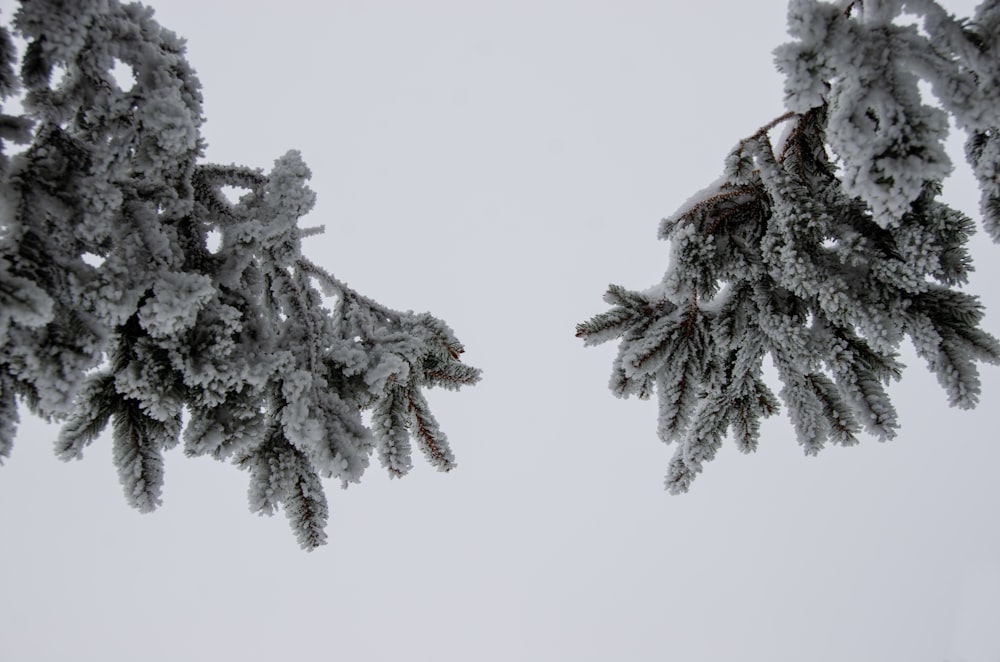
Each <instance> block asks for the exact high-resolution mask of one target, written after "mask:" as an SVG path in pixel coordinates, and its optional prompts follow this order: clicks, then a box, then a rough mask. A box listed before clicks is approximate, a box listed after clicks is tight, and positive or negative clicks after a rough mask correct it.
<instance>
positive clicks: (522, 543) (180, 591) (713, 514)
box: [0, 0, 1000, 662]
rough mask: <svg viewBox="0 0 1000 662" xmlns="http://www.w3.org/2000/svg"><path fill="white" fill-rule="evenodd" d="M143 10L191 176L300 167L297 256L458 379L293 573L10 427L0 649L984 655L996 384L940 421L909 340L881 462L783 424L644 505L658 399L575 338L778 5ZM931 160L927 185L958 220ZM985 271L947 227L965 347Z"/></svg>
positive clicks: (700, 154)
mask: <svg viewBox="0 0 1000 662" xmlns="http://www.w3.org/2000/svg"><path fill="white" fill-rule="evenodd" d="M972 4H973V3H972V2H968V1H961V2H960V1H957V0H949V1H948V2H947V5H948V6H949V7H950V8H952V9H953V10H954V11H955V12H956V13H960V14H968V13H969V11H970V10H971V7H972ZM12 5H13V3H12V2H10V0H2V1H0V13H2V17H3V18H2V20H4V21H6V20H7V17H9V16H10V13H11V8H12ZM154 6H155V7H156V8H157V17H158V20H159V21H160V23H161V24H163V25H165V26H166V27H168V28H170V29H173V30H175V31H176V32H177V33H179V34H180V35H182V36H184V37H186V38H187V39H188V56H189V59H190V61H191V63H192V65H193V66H194V68H195V69H196V70H197V72H198V74H199V77H200V79H201V82H202V84H203V88H204V97H205V112H206V116H207V120H208V121H207V124H206V126H205V128H204V134H203V135H204V136H205V138H206V139H207V141H208V152H207V159H208V160H209V161H213V162H218V163H231V162H236V163H240V164H244V165H250V166H259V167H262V168H264V169H269V168H270V166H271V164H272V162H273V160H274V159H275V158H277V157H278V156H280V155H281V154H283V153H284V152H285V151H286V150H288V149H292V148H295V149H300V150H301V151H302V153H303V155H304V158H305V160H306V162H307V163H308V164H309V166H310V167H311V168H312V171H313V179H312V182H311V185H312V187H313V188H314V189H315V190H316V191H317V193H318V196H319V200H318V204H317V207H316V209H315V211H314V212H313V213H312V214H310V215H309V216H308V217H306V218H305V219H304V220H303V225H306V226H309V225H320V224H322V225H325V226H326V234H325V235H323V236H321V237H314V238H312V239H309V240H308V241H307V243H306V252H307V254H308V255H309V256H310V257H311V258H312V259H314V260H315V261H316V262H317V263H319V264H320V265H322V266H324V267H326V268H327V269H329V270H330V271H332V272H333V273H335V274H336V275H337V276H338V277H340V278H341V279H343V280H345V281H346V282H348V283H349V284H350V285H352V286H353V287H355V288H357V289H358V290H360V291H361V292H362V293H364V294H366V295H368V296H371V297H373V298H375V299H377V300H378V301H380V302H382V303H383V304H386V305H388V306H391V307H394V308H398V309H404V310H405V309H414V310H418V311H423V310H427V311H430V312H432V313H433V314H435V315H437V316H439V317H441V318H443V319H444V320H446V321H447V322H448V323H449V324H450V325H451V326H452V327H453V328H454V329H455V331H456V333H457V334H458V337H459V338H460V339H461V340H462V341H463V342H464V343H465V345H466V349H467V353H466V354H465V357H464V358H465V359H466V360H467V361H468V362H469V363H471V364H472V365H475V366H478V367H481V368H483V369H484V372H485V374H484V379H483V382H482V383H481V384H480V385H478V386H476V387H473V388H471V389H467V390H463V391H462V392H459V393H449V392H432V393H431V394H430V400H431V405H432V407H433V409H434V411H435V414H436V416H437V418H438V420H439V421H440V422H441V425H442V427H443V428H444V429H445V430H446V432H447V433H448V435H449V438H450V440H451V442H452V445H453V448H454V450H455V452H456V454H457V457H458V464H459V466H458V469H457V470H456V471H454V472H452V473H450V474H440V473H437V472H435V471H433V470H432V469H431V468H430V467H428V466H426V465H425V464H424V463H423V462H422V459H421V458H415V460H416V461H415V464H416V466H415V468H414V471H413V472H412V473H411V475H410V476H408V477H406V478H405V479H403V480H389V479H388V478H387V477H386V476H385V474H384V472H383V471H381V470H380V468H378V467H377V466H373V467H372V468H371V469H370V471H369V474H368V475H367V476H366V478H365V480H364V481H363V482H362V483H361V484H360V485H354V486H352V487H351V488H350V489H348V490H346V491H341V490H340V489H339V488H338V487H337V486H336V485H335V484H333V483H329V482H328V483H327V488H328V489H327V494H328V498H329V500H330V508H331V522H330V526H329V530H328V532H329V535H330V543H329V544H328V545H327V546H326V547H324V548H321V549H320V550H318V551H316V552H314V553H312V554H306V553H304V552H302V551H300V550H299V548H298V547H297V545H296V543H295V540H294V537H293V536H292V534H291V532H290V530H289V528H288V525H287V522H286V521H285V519H284V517H283V515H280V516H277V517H274V518H272V519H266V518H258V517H257V516H254V515H251V514H250V513H249V512H248V511H247V506H246V484H247V476H246V474H244V473H242V472H240V471H238V470H237V469H235V468H234V467H232V466H229V465H226V464H221V463H217V462H214V461H211V460H209V459H207V458H206V459H198V460H190V459H187V458H185V457H184V456H183V453H182V451H181V450H180V449H176V450H174V451H172V452H171V453H170V454H168V457H167V476H166V488H165V495H164V496H165V503H164V505H163V507H162V508H161V509H160V510H159V511H158V512H156V513H155V514H152V515H140V514H138V513H136V512H134V511H133V510H131V509H130V508H129V507H128V506H127V505H126V503H125V501H124V499H123V497H122V495H121V489H120V487H119V485H118V480H117V477H116V475H115V472H114V468H113V466H112V464H111V458H110V448H109V446H110V444H109V440H108V439H107V438H103V439H102V440H99V441H98V442H96V443H95V444H94V445H93V446H92V447H91V448H90V449H89V451H88V452H87V454H86V457H85V459H84V460H83V461H81V462H74V463H70V464H64V463H62V462H59V461H58V460H56V459H55V457H54V456H53V454H52V451H51V442H52V441H53V440H54V438H55V434H56V428H54V427H49V426H45V425H44V424H42V423H40V422H38V421H35V420H30V419H29V417H28V416H27V415H25V416H24V419H25V421H24V424H23V425H22V427H21V430H20V433H19V436H18V440H17V444H16V445H15V447H14V451H13V455H12V457H11V458H10V459H9V460H8V461H7V462H6V463H5V465H4V466H3V467H0V540H2V543H0V564H2V567H3V574H4V578H3V580H2V583H0V659H2V660H11V661H22V660H25V661H36V660H70V659H73V660H105V661H116V660H150V661H154V660H163V661H167V660H182V659H183V660H248V661H253V660H275V659H281V660H285V659H297V658H300V657H306V656H309V657H310V658H313V657H316V656H323V657H324V658H326V657H330V658H334V657H336V658H340V659H348V660H435V661H441V662H444V661H456V662H457V661H468V660H477V661H493V660H496V661H501V660H502V661H508V660H572V661H584V660H594V661H600V660H664V659H670V660H678V661H685V662H686V661H690V662H696V661H700V660H706V661H707V660H740V661H742V660H746V661H750V662H756V661H761V662H763V661H767V662H780V661H788V662H793V661H794V662H800V661H802V660H810V661H818V662H842V661H845V660H850V661H852V662H858V661H869V660H870V661H872V662H875V661H880V662H882V661H886V660H899V661H904V660H905V661H907V662H941V661H942V660H948V661H949V662H958V661H964V662H975V661H982V662H995V661H997V660H1000V635H998V634H997V628H996V626H995V624H996V623H998V622H1000V533H998V529H997V517H996V513H997V505H998V504H1000V481H998V480H997V478H996V475H997V467H998V466H1000V447H998V444H997V437H998V435H997V432H996V428H997V424H998V422H1000V418H998V416H997V410H996V403H997V402H998V398H1000V371H998V370H997V369H996V368H995V367H985V368H984V369H983V391H984V398H983V404H981V405H980V407H979V408H978V409H977V410H975V411H973V412H962V411H959V410H954V409H950V408H949V407H948V406H947V401H946V398H945V396H944V393H943V391H942V390H941V389H940V388H939V387H938V385H937V384H936V382H935V381H934V379H933V378H932V377H931V376H929V375H928V374H927V373H926V371H925V369H924V367H923V365H922V364H921V363H920V362H919V361H918V360H917V359H916V358H915V357H914V356H913V354H912V351H911V350H910V348H909V347H908V346H907V347H906V348H905V353H904V357H903V358H904V360H905V362H906V363H907V364H908V366H909V369H908V370H907V372H906V374H905V375H904V380H903V382H902V383H900V384H898V385H896V386H895V387H893V388H892V393H893V395H894V398H895V402H896V405H897V407H898V409H899V412H900V419H901V422H902V430H901V433H900V435H899V436H898V437H897V439H896V440H894V441H892V442H889V443H886V444H880V443H878V442H877V441H875V440H874V439H871V438H865V439H864V441H863V443H862V444H861V445H860V446H859V447H855V448H848V449H844V448H838V447H830V448H828V449H827V450H825V451H824V452H823V453H821V454H820V456H819V457H818V458H807V457H805V456H804V455H803V454H802V452H801V449H800V448H799V447H798V446H797V444H796V442H795V440H794V436H793V433H792V430H791V427H790V424H789V423H788V420H787V419H786V418H785V417H784V415H782V416H780V417H776V418H774V419H772V420H771V421H769V422H768V423H766V424H765V427H764V431H763V439H762V443H761V449H760V451H759V452H758V453H756V454H754V455H751V456H743V455H740V454H739V453H738V452H737V450H736V449H735V447H734V446H733V445H732V444H727V445H726V446H724V447H723V450H722V451H721V452H720V455H719V457H718V459H717V460H715V461H714V462H712V463H711V464H709V465H707V467H706V471H705V473H704V474H703V475H702V476H701V477H700V478H699V479H698V480H697V481H696V483H695V484H694V486H693V489H692V491H691V493H689V494H687V495H684V496H678V497H672V496H670V495H668V494H667V493H666V492H665V491H663V488H662V484H663V474H664V472H665V470H666V465H667V461H668V460H669V458H670V456H671V454H672V452H673V449H672V448H669V447H666V446H664V445H663V444H662V443H660V442H659V441H658V440H657V438H656V433H655V428H656V421H655V418H656V415H655V404H654V403H650V402H639V401H634V400H630V401H620V400H617V399H615V398H614V397H613V396H612V395H611V394H610V392H609V391H608V390H607V381H608V376H609V374H610V369H611V359H612V357H613V355H614V351H615V348H614V347H613V346H611V345H608V346H603V347H600V348H596V349H595V348H589V349H585V348H583V347H582V343H580V342H579V340H577V339H576V338H574V337H573V332H574V325H575V323H577V322H579V321H582V320H584V319H586V318H588V317H590V316H591V315H593V314H595V313H597V312H601V311H603V310H604V309H605V307H606V306H605V304H604V303H603V302H602V300H601V295H602V294H603V292H604V290H605V288H606V287H607V285H608V283H611V282H614V283H619V284H622V285H625V286H628V287H631V288H645V287H647V286H650V285H653V284H654V283H656V282H658V281H659V279H660V277H661V276H662V274H663V272H664V270H665V269H666V266H667V257H668V253H669V247H668V245H667V244H665V243H663V242H659V241H657V240H656V228H657V223H658V221H659V219H660V218H661V217H663V216H665V215H668V214H670V213H672V212H673V211H674V210H675V209H676V208H677V207H678V206H679V205H680V204H681V203H683V202H684V200H685V199H686V198H687V197H688V196H689V195H691V194H692V193H694V192H695V191H697V190H699V189H701V188H702V187H704V186H705V185H706V184H708V183H709V182H711V181H712V180H713V179H715V177H716V176H717V175H718V174H719V173H720V172H721V168H722V160H723V157H724V156H725V154H726V152H727V151H728V150H729V149H730V148H731V147H732V146H733V145H734V144H735V143H736V142H737V141H738V140H739V139H740V138H742V137H744V136H746V135H749V134H751V133H753V132H754V131H755V130H756V129H757V128H758V127H759V126H761V125H763V124H765V123H766V122H768V121H769V120H771V119H772V118H774V117H776V116H778V115H780V114H781V113H782V112H783V111H784V109H783V107H782V95H781V79H780V77H779V76H778V74H777V73H776V72H775V71H774V69H773V66H772V64H771V50H772V49H773V48H774V47H775V46H777V45H778V44H779V43H782V42H783V41H785V40H786V39H787V38H786V35H785V7H786V4H785V2H784V1H783V0H767V1H766V2H759V3H744V2H735V1H732V0H729V1H721V0H716V1H709V0H704V1H702V2H698V3H694V2H664V1H660V2H652V1H649V2H646V1H639V0H629V1H627V2H610V1H604V2H594V1H575V2H570V1H565V2H559V1H555V0H535V1H533V2H528V1H525V0H508V1H506V2H458V1H457V0H454V1H452V2H443V1H441V0H428V1H426V2H419V3H417V2H401V1H396V2H375V1H373V2H360V1H357V2H342V1H334V2H329V3H319V2H305V1H301V0H285V1H284V2H280V3H274V2H268V3H264V2H243V3H239V4H238V5H237V3H231V2H222V1H221V0H198V1H197V2H196V1H194V0H161V1H160V2H157V3H154ZM959 144H960V143H958V142H956V149H953V150H952V154H953V158H954V159H955V161H956V175H955V176H954V177H953V178H952V179H951V180H949V182H948V183H947V185H946V193H947V196H948V198H949V199H950V200H952V201H953V202H954V203H955V204H956V205H957V206H959V207H960V208H962V209H964V210H965V211H966V212H967V213H969V214H970V215H972V216H974V217H976V218H978V212H977V210H976V200H977V193H976V192H975V188H974V185H973V184H972V183H971V178H970V177H969V176H968V170H967V166H966V165H965V163H964V160H963V158H962V156H961V151H960V149H959V148H958V147H957V146H958V145H959ZM998 255H1000V247H996V246H993V245H991V244H990V243H989V242H988V240H987V239H986V238H985V237H983V236H982V235H981V234H980V235H979V236H977V238H976V242H975V246H974V257H975V259H976V265H977V268H978V271H977V273H976V274H974V278H973V282H972V283H971V285H970V286H969V290H970V291H972V292H975V293H977V294H979V295H980V296H981V297H982V299H983V302H984V303H985V305H986V306H987V308H988V314H987V321H986V327H987V329H989V330H990V331H991V332H992V333H994V334H1000V292H998V287H997V285H998V283H1000V267H998V266H997V264H998V262H997V257H998Z"/></svg>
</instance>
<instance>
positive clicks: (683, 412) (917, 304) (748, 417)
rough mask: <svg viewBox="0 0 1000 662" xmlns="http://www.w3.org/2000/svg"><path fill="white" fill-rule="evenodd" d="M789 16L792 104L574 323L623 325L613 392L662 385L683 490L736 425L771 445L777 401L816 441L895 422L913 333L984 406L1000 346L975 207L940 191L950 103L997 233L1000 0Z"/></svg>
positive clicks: (905, 0)
mask: <svg viewBox="0 0 1000 662" xmlns="http://www.w3.org/2000/svg"><path fill="white" fill-rule="evenodd" d="M903 12H906V13H907V14H909V15H911V16H912V15H916V16H917V17H918V18H920V19H921V27H922V28H923V29H922V30H921V29H920V28H919V27H918V26H915V25H912V24H908V23H907V22H906V21H904V20H901V19H902V17H903ZM789 29H790V32H791V35H792V36H793V37H794V38H795V39H796V40H795V41H793V42H791V43H789V44H785V45H783V46H781V47H779V48H778V49H777V50H776V51H775V55H776V63H777V66H778V68H779V70H780V71H781V72H783V73H784V74H785V76H786V84H785V95H786V99H785V100H786V104H787V106H788V107H789V112H788V113H787V114H785V115H783V116H782V117H780V118H778V120H776V121H774V122H772V123H770V124H768V125H766V126H764V127H763V128H762V129H761V130H760V131H758V132H757V133H756V134H754V135H753V136H750V137H748V138H746V139H744V140H742V141H741V142H740V143H739V144H738V145H737V146H736V148H735V149H734V150H733V151H732V152H731V153H730V154H729V156H728V157H727V158H726V161H725V168H724V173H723V175H722V177H721V178H720V179H719V180H718V181H716V182H715V183H713V184H712V185H710V186H709V187H708V188H706V189H705V190H704V191H702V192H700V193H698V194H697V195H695V196H694V197H692V198H691V199H690V200H689V201H688V202H687V203H686V204H684V205H683V206H682V207H681V208H680V210H679V211H678V212H677V213H675V214H674V215H673V216H672V217H670V218H667V219H664V221H663V222H662V224H661V226H660V232H659V237H660V238H661V239H667V240H669V241H670V242H671V244H672V252H671V260H670V265H669V268H668V270H667V273H666V275H665V276H664V278H663V280H662V282H661V283H659V284H658V285H656V286H654V287H653V288H650V289H648V290H645V291H641V292H640V291H630V290H627V289H625V288H622V287H620V286H611V288H610V289H609V291H608V293H607V294H606V295H605V300H606V301H607V302H608V303H609V304H611V305H612V308H611V309H610V310H609V311H608V312H606V313H602V314H600V315H597V316H596V317H594V318H592V319H591V320H589V321H587V322H584V323H582V324H580V325H578V326H577V336H579V337H581V338H583V339H584V341H585V343H586V344H588V345H593V344H599V343H603V342H607V341H609V340H613V339H619V342H620V344H619V352H618V357H617V358H616V360H615V362H614V367H613V371H612V377H611V385H610V386H611V390H612V392H613V393H615V394H616V395H618V396H619V397H628V396H631V395H636V396H638V397H640V398H648V397H650V396H651V395H652V394H653V393H654V392H655V393H656V394H657V397H658V400H659V427H658V432H659V436H660V438H661V439H662V440H663V441H665V442H667V443H672V442H676V443H677V450H676V452H675V454H674V457H673V459H672V460H671V462H670V466H669V469H668V473H667V479H666V483H667V488H668V489H669V490H670V491H671V492H673V493H678V492H684V491H687V489H688V488H689V487H690V485H691V482H692V481H693V480H694V478H695V477H696V476H697V475H698V474H699V473H700V472H701V471H702V468H703V465H704V463H705V462H706V461H709V460H711V459H712V458H713V457H714V456H715V453H716V451H717V450H718V448H719V447H720V445H721V443H722V440H723V438H724V437H725V436H726V435H727V433H729V432H732V434H733V436H734V437H735V440H736V443H737V446H738V448H739V449H740V450H741V451H743V452H750V451H753V450H754V449H756V447H757V443H758V437H759V429H760V421H761V419H762V418H764V417H767V416H770V415H772V414H773V413H775V412H776V411H777V410H778V406H779V399H780V401H783V402H784V404H785V406H786V407H787V408H788V413H789V416H790V418H791V420H792V423H793V426H794V428H795V431H796V435H797V437H798V440H799V443H800V444H801V445H802V446H803V448H804V449H805V451H806V453H809V454H815V453H817V452H818V451H819V450H820V449H821V448H823V446H824V445H825V444H826V443H827V442H832V443H837V444H844V445H851V444H855V443H857V441H858V439H857V435H858V433H859V432H861V431H862V430H865V431H867V432H868V433H870V434H873V435H875V436H876V437H878V438H879V439H888V438H891V437H893V436H894V435H895V434H896V430H897V428H898V421H897V418H896V412H895V409H894V408H893V405H892V403H891V402H890V400H889V397H888V395H887V393H886V391H885V386H886V385H887V384H888V383H889V382H890V381H892V380H894V379H898V378H899V377H900V375H901V370H902V367H903V366H902V365H901V364H900V363H899V361H898V360H897V348H898V347H899V345H900V343H901V342H902V340H903V339H904V338H906V337H909V338H910V339H911V341H912V342H913V344H914V346H915V348H916V351H917V354H918V355H919V356H920V357H921V358H923V359H924V360H925V361H926V363H927V366H928V368H929V369H930V370H931V371H932V372H933V373H934V374H935V375H936V376H937V378H938V381H939V382H940V383H941V385H942V386H943V387H944V389H945V391H946V393H947V396H948V399H949V402H950V403H951V404H952V405H955V406H959V407H964V408H969V407H973V406H975V405H976V403H977V401H978V398H979V378H978V371H977V362H980V361H983V362H988V363H997V362H998V361H1000V343H998V341H997V340H996V339H995V338H994V337H992V336H991V335H989V334H988V333H986V332H985V331H983V330H982V329H981V328H980V326H979V323H980V321H981V319H982V316H983V311H982V308H981V306H980V305H979V302H978V300H977V299H976V298H975V297H973V296H970V295H968V294H965V293H963V292H962V291H961V290H960V289H959V287H960V286H961V285H962V284H964V283H965V282H966V280H967V278H968V274H969V272H970V271H971V270H972V261H971V258H970V256H969V253H968V240H969V237H970V235H971V234H972V232H973V231H974V224H973V222H972V221H971V220H970V219H968V218H967V217H966V216H964V215H963V214H962V213H961V212H959V211H957V210H955V209H952V208H950V207H948V206H947V205H945V204H944V203H942V202H940V201H939V200H938V199H937V198H938V194H939V193H940V190H941V189H940V183H941V180H942V179H943V178H944V177H946V176H947V175H948V174H949V172H950V170H951V163H950V161H949V159H948V155H947V154H946V153H945V150H944V145H943V141H944V139H945V136H946V133H947V127H948V116H949V114H950V115H951V116H952V117H953V118H954V120H955V122H956V124H957V125H958V126H959V127H961V128H962V129H964V130H965V131H966V132H967V133H968V136H969V141H968V148H967V154H968V160H969V162H970V164H971V165H972V167H973V169H974V171H975V173H976V176H977V178H978V180H979V183H980V189H981V193H982V201H981V210H982V215H983V225H984V227H985V229H986V230H987V232H988V233H989V234H990V236H991V237H993V239H994V240H1000V229H998V228H1000V138H998V127H1000V43H998V42H1000V2H998V1H996V0H988V1H987V2H984V3H982V4H981V5H980V6H979V7H978V8H977V10H976V14H975V16H973V17H972V18H971V19H968V20H958V19H956V18H954V17H952V16H950V15H949V14H948V13H947V12H945V11H944V10H943V9H942V8H941V7H940V6H939V5H938V4H937V3H936V2H933V1H931V0H866V1H864V2H861V1H853V2H847V1H841V2H836V3H827V2H818V1H816V0H792V2H791V5H790V8H789ZM921 80H923V81H926V82H927V83H929V84H930V86H931V89H932V90H933V91H934V94H935V95H936V96H937V98H938V100H939V102H940V107H936V106H931V105H928V104H927V103H926V102H925V100H924V99H922V97H921V94H920V90H919V89H918V83H919V82H920V81H921ZM781 124H783V125H785V131H784V133H783V134H782V135H781V137H780V138H779V139H772V138H771V136H770V134H771V133H772V132H773V131H774V130H775V129H776V127H777V126H778V125H781ZM765 355H767V356H770V358H771V361H772V363H773V364H774V366H775V368H776V369H777V373H778V376H779V379H780V382H781V389H780V391H779V393H778V396H775V394H774V393H773V392H772V391H771V389H770V388H769V387H768V386H767V385H766V384H765V383H764V381H763V379H762V364H763V359H764V357H765Z"/></svg>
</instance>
